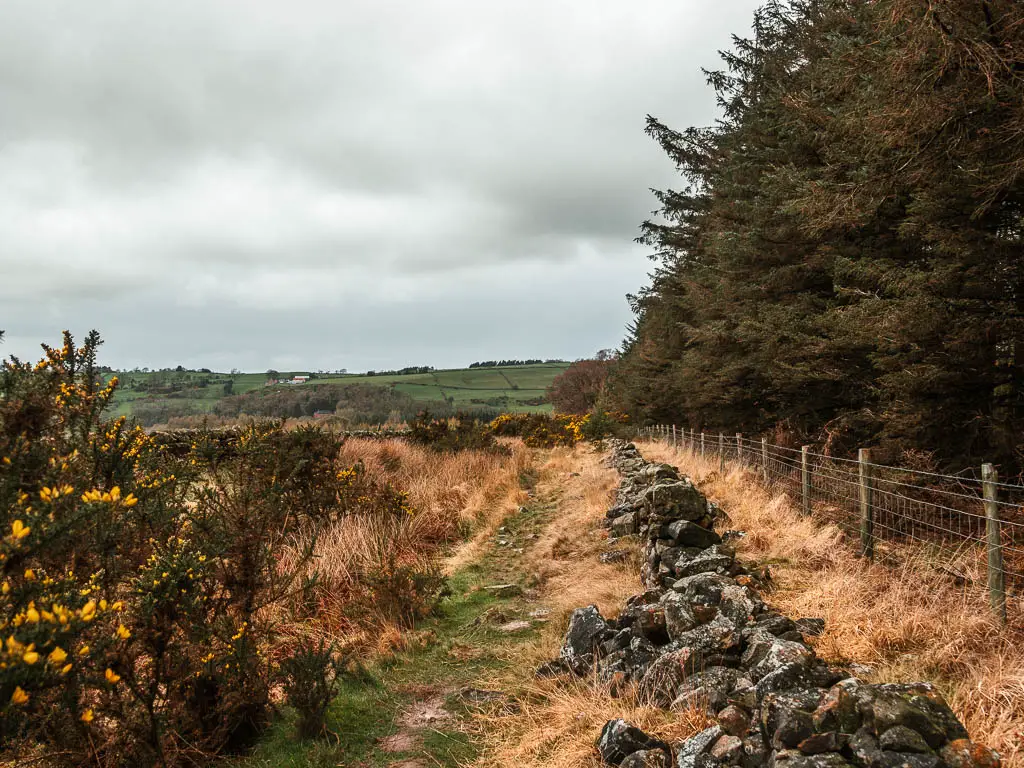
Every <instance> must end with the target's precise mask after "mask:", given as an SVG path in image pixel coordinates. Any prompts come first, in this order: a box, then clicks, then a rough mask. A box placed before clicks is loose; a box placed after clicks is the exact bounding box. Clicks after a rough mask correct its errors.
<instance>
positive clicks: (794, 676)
mask: <svg viewBox="0 0 1024 768" xmlns="http://www.w3.org/2000/svg"><path fill="white" fill-rule="evenodd" d="M827 673H828V670H827V669H821V668H818V667H813V666H807V665H806V664H799V663H798V664H788V665H786V666H784V667H780V668H778V669H776V670H775V671H774V672H769V673H768V674H767V675H765V676H764V677H762V678H761V679H760V680H758V681H757V683H756V684H755V686H754V691H755V695H756V697H757V700H758V701H763V700H764V698H765V696H767V695H768V694H771V693H777V692H780V691H791V690H795V689H804V690H806V689H808V688H826V687H828V686H829V685H831V680H830V679H829V678H828V676H827Z"/></svg>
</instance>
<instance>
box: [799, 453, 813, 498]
mask: <svg viewBox="0 0 1024 768" xmlns="http://www.w3.org/2000/svg"><path fill="white" fill-rule="evenodd" d="M810 447H811V446H809V445H805V446H803V447H802V448H801V449H800V488H801V490H802V491H803V493H802V496H803V511H804V514H805V515H809V514H811V471H810V468H809V467H808V466H807V450H808V449H809V448H810Z"/></svg>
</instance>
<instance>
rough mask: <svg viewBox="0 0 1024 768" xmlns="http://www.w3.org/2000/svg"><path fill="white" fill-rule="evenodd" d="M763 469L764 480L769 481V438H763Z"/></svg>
mask: <svg viewBox="0 0 1024 768" xmlns="http://www.w3.org/2000/svg"><path fill="white" fill-rule="evenodd" d="M761 471H762V472H763V473H764V481H765V482H766V483H767V482H768V438H767V437H762V438H761Z"/></svg>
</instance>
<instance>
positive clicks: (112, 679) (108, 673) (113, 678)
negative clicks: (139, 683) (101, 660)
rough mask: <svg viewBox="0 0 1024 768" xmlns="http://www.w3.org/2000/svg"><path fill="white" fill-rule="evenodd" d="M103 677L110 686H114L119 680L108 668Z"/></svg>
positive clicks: (117, 675)
mask: <svg viewBox="0 0 1024 768" xmlns="http://www.w3.org/2000/svg"><path fill="white" fill-rule="evenodd" d="M103 676H104V677H105V678H107V682H108V683H110V684H111V685H114V684H115V683H116V682H117V681H119V680H120V679H121V676H120V675H119V674H117V672H115V671H114V670H112V669H111V668H110V667H107V671H106V672H104V673H103Z"/></svg>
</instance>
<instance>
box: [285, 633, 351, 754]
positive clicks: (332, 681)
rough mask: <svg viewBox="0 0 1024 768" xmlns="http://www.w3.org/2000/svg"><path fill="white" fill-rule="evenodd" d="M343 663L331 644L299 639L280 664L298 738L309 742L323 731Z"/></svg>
mask: <svg viewBox="0 0 1024 768" xmlns="http://www.w3.org/2000/svg"><path fill="white" fill-rule="evenodd" d="M344 673H345V664H344V661H343V660H342V659H341V657H340V656H339V655H338V653H337V652H336V650H335V647H334V645H333V644H328V642H327V641H326V640H324V639H322V638H321V639H320V640H319V641H314V640H312V639H310V638H304V639H303V640H300V641H299V642H298V644H297V645H296V646H295V648H294V650H293V651H292V653H291V655H290V656H288V657H287V658H286V659H284V660H283V661H282V662H281V677H282V679H283V682H284V693H285V697H286V699H287V701H288V703H289V704H290V705H291V706H292V707H293V708H294V709H295V711H296V712H298V714H299V736H300V738H303V739H311V738H313V737H315V736H320V735H323V734H324V733H326V731H327V708H328V707H329V706H330V704H331V700H332V699H333V698H334V697H335V695H336V694H337V692H338V687H339V686H340V685H341V681H342V676H343V675H344Z"/></svg>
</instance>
